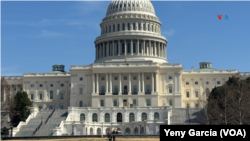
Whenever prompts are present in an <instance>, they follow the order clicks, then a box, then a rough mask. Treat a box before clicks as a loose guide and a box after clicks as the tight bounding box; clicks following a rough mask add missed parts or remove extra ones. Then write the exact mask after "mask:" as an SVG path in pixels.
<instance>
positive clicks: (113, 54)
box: [112, 41, 115, 56]
mask: <svg viewBox="0 0 250 141" xmlns="http://www.w3.org/2000/svg"><path fill="white" fill-rule="evenodd" d="M112 43H113V49H112V51H113V53H112V56H115V41H112Z"/></svg>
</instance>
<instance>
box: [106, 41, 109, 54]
mask: <svg viewBox="0 0 250 141" xmlns="http://www.w3.org/2000/svg"><path fill="white" fill-rule="evenodd" d="M108 56H109V41H108V42H107V46H106V57H108Z"/></svg>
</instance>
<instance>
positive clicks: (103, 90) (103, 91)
mask: <svg viewBox="0 0 250 141" xmlns="http://www.w3.org/2000/svg"><path fill="white" fill-rule="evenodd" d="M101 93H102V94H105V87H104V86H102V89H101Z"/></svg>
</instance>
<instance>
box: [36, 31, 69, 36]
mask: <svg viewBox="0 0 250 141" xmlns="http://www.w3.org/2000/svg"><path fill="white" fill-rule="evenodd" d="M64 35H65V34H63V33H58V32H52V31H47V30H43V31H42V33H41V34H40V35H39V36H40V37H58V36H64Z"/></svg>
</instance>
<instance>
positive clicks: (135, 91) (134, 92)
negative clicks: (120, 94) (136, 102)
mask: <svg viewBox="0 0 250 141" xmlns="http://www.w3.org/2000/svg"><path fill="white" fill-rule="evenodd" d="M133 94H137V87H136V85H134V86H133Z"/></svg>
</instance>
